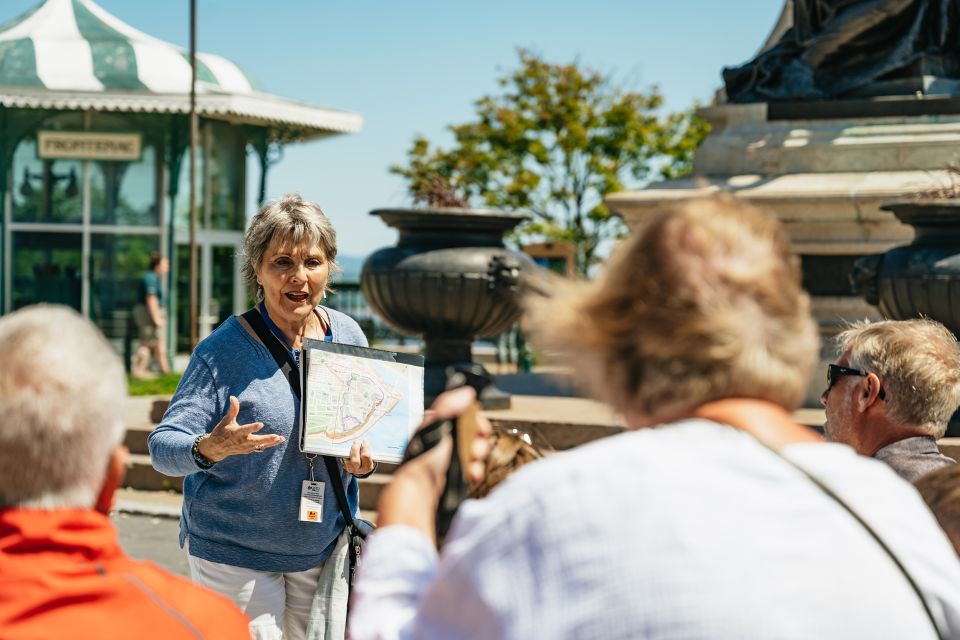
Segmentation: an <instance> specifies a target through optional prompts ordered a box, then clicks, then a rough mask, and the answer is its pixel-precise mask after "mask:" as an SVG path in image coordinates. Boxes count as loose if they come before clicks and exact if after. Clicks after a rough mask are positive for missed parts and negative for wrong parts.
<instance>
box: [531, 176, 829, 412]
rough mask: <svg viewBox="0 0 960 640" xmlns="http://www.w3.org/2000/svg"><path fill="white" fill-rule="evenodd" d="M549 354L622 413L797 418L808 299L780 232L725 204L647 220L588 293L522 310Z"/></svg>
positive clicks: (702, 202)
mask: <svg viewBox="0 0 960 640" xmlns="http://www.w3.org/2000/svg"><path fill="white" fill-rule="evenodd" d="M528 312H529V315H528V318H527V320H528V325H527V326H529V327H531V328H532V334H533V336H532V337H533V339H534V341H535V342H537V343H538V344H539V345H541V346H542V347H543V348H545V349H550V350H554V351H559V352H561V353H566V354H567V355H568V356H569V357H570V361H571V362H574V363H576V373H577V375H578V377H579V378H580V380H581V381H582V382H583V383H584V384H585V385H586V386H587V388H589V389H591V390H592V392H593V395H595V396H596V397H598V398H600V399H602V400H605V401H607V402H609V403H611V404H612V405H613V406H614V407H616V408H617V409H618V410H620V411H623V412H624V413H625V414H628V415H635V416H644V417H645V418H650V419H654V420H656V419H657V417H658V416H659V417H666V416H673V415H677V414H678V413H683V412H687V411H690V410H692V409H695V408H696V407H698V406H700V405H701V404H703V403H706V402H709V401H711V400H718V399H721V398H733V397H742V398H756V399H763V400H769V401H771V402H774V403H776V404H778V405H781V406H782V407H784V408H785V409H788V410H793V409H795V408H797V407H798V406H799V405H800V402H801V401H802V399H803V397H804V391H805V389H806V385H807V381H808V380H809V377H810V374H811V373H812V371H813V367H814V365H815V363H816V361H817V354H818V341H819V339H818V333H817V328H816V325H815V323H814V321H813V319H812V317H811V315H810V298H809V296H808V295H807V294H806V292H804V290H803V288H802V286H801V273H800V263H799V259H798V258H797V257H796V256H794V255H793V254H792V253H791V251H790V243H789V238H788V237H787V234H786V232H785V231H784V229H783V228H782V226H781V225H780V224H779V223H778V222H777V221H776V220H774V219H773V218H772V217H770V216H768V215H766V214H764V213H763V212H761V211H760V210H758V209H757V208H755V207H753V206H751V205H747V204H745V203H743V202H741V201H739V200H737V199H736V198H734V197H732V196H729V195H719V196H712V197H709V198H702V199H695V200H690V201H687V202H685V203H683V204H680V205H678V206H676V207H674V208H671V209H668V210H665V211H663V212H662V213H660V214H659V215H657V216H656V217H655V218H653V219H652V220H651V221H650V222H649V224H647V226H646V227H644V229H643V230H642V231H641V232H640V233H639V234H636V235H634V236H633V237H631V238H630V239H628V240H627V241H625V242H624V243H623V244H622V245H621V246H620V247H619V249H618V251H617V252H616V253H615V255H614V256H613V257H612V258H611V259H610V261H609V263H608V266H607V268H606V270H605V272H604V273H603V274H602V275H601V276H600V277H599V278H598V279H597V280H596V281H594V282H592V283H586V284H583V283H572V284H571V283H567V284H561V285H560V286H559V291H555V293H554V295H551V296H550V297H548V298H546V299H543V298H541V299H532V300H529V301H528Z"/></svg>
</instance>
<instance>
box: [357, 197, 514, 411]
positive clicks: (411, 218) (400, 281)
mask: <svg viewBox="0 0 960 640" xmlns="http://www.w3.org/2000/svg"><path fill="white" fill-rule="evenodd" d="M370 213H371V215H376V216H379V217H380V218H382V219H383V221H384V222H385V223H387V224H388V225H389V226H391V227H394V228H395V229H397V230H398V231H399V232H400V237H399V239H398V241H397V244H396V246H394V247H387V248H383V249H380V250H378V251H376V252H374V253H373V254H372V255H371V256H370V257H369V258H367V260H366V262H365V263H364V265H363V271H362V273H361V275H360V288H361V290H362V291H363V295H364V297H365V298H366V300H367V303H368V304H369V305H370V307H371V309H373V311H374V312H376V313H377V314H378V315H380V317H382V318H383V319H384V320H385V321H386V322H387V323H388V324H389V325H390V326H392V327H393V328H394V329H396V330H397V331H399V332H401V333H405V334H409V335H416V336H421V337H422V338H423V340H424V347H425V349H424V351H425V352H424V356H425V358H426V371H425V373H424V401H425V402H426V403H428V404H429V403H430V402H432V401H433V398H435V397H436V396H437V395H438V394H439V393H440V392H441V391H443V388H444V385H445V381H446V369H447V367H449V366H451V365H457V364H467V363H471V361H472V355H471V349H470V347H471V344H472V342H473V340H474V338H476V337H485V336H493V335H496V334H498V333H501V332H502V331H504V330H506V329H507V328H509V327H510V325H512V324H513V323H514V322H515V321H516V320H517V318H518V317H519V315H520V307H519V304H518V300H517V283H518V281H519V278H520V276H521V274H522V272H523V271H524V270H525V269H529V268H530V267H532V266H533V263H532V261H531V260H530V259H529V258H528V257H527V256H525V255H524V254H521V253H517V252H515V251H511V250H509V249H507V248H506V247H505V246H504V244H503V234H504V233H506V232H507V231H509V230H511V229H513V228H514V227H515V226H517V225H518V224H519V223H520V222H522V221H524V220H526V219H527V218H528V217H529V216H528V214H525V213H513V212H503V211H494V210H487V209H456V208H409V209H377V210H375V211H371V212H370ZM484 406H485V407H487V408H505V407H507V406H509V397H508V396H505V395H503V394H497V393H493V394H490V395H489V396H485V403H484Z"/></svg>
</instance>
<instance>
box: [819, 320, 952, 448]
mask: <svg viewBox="0 0 960 640" xmlns="http://www.w3.org/2000/svg"><path fill="white" fill-rule="evenodd" d="M837 345H838V353H840V354H843V353H844V352H845V351H847V350H848V349H849V350H850V353H849V355H848V358H849V360H850V366H851V367H856V368H859V369H864V370H866V371H870V372H872V373H875V374H877V376H879V378H880V384H882V385H883V388H884V390H885V391H886V393H887V397H886V400H885V405H886V408H887V414H888V415H889V416H890V417H891V418H892V419H894V420H896V421H897V422H899V423H901V424H904V425H914V426H917V427H921V428H922V429H923V430H924V432H925V433H927V434H928V435H931V436H933V437H934V438H941V437H943V434H944V432H945V431H946V428H947V422H948V421H949V420H950V416H951V415H953V412H954V411H956V409H957V406H958V405H960V345H958V344H957V339H956V337H954V335H953V334H952V333H951V332H950V330H949V329H947V328H946V327H945V326H943V325H942V324H940V323H939V322H935V321H933V320H928V319H917V320H884V321H882V322H872V323H871V322H868V321H863V322H858V323H855V324H853V325H851V326H850V328H849V329H847V330H845V331H843V332H842V333H840V334H839V335H838V336H837Z"/></svg>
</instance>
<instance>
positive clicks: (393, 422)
mask: <svg viewBox="0 0 960 640" xmlns="http://www.w3.org/2000/svg"><path fill="white" fill-rule="evenodd" d="M300 375H301V388H302V389H303V397H302V398H301V403H302V406H301V410H300V448H301V450H303V451H304V452H306V453H318V454H323V455H332V456H339V457H346V456H347V455H349V453H350V446H351V445H352V444H353V443H354V442H355V441H363V440H366V441H367V442H369V443H370V448H371V450H372V453H373V458H374V460H377V461H382V462H399V461H400V460H401V459H402V458H403V452H404V450H405V449H406V447H407V442H408V441H409V439H410V435H411V434H412V433H413V431H414V430H415V429H416V428H417V427H418V426H419V425H420V421H421V419H422V418H423V358H422V357H421V356H415V355H410V354H405V353H396V352H393V351H384V350H380V349H368V348H365V347H355V346H351V345H342V344H336V343H331V342H321V341H319V340H306V341H305V343H304V346H303V352H302V355H301V366H300Z"/></svg>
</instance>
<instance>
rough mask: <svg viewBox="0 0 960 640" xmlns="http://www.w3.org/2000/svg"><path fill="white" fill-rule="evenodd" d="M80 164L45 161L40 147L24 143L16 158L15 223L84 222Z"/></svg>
mask: <svg viewBox="0 0 960 640" xmlns="http://www.w3.org/2000/svg"><path fill="white" fill-rule="evenodd" d="M82 176H83V165H82V163H81V162H80V161H78V160H41V159H39V158H37V144H36V142H35V141H33V140H24V141H23V142H21V143H20V144H19V145H17V150H16V151H15V152H14V154H13V190H12V195H13V221H14V222H60V223H62V222H68V223H71V222H72V223H79V222H80V221H81V219H82V214H83V210H82V206H83V202H82V198H81V190H82V184H81V178H82Z"/></svg>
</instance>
